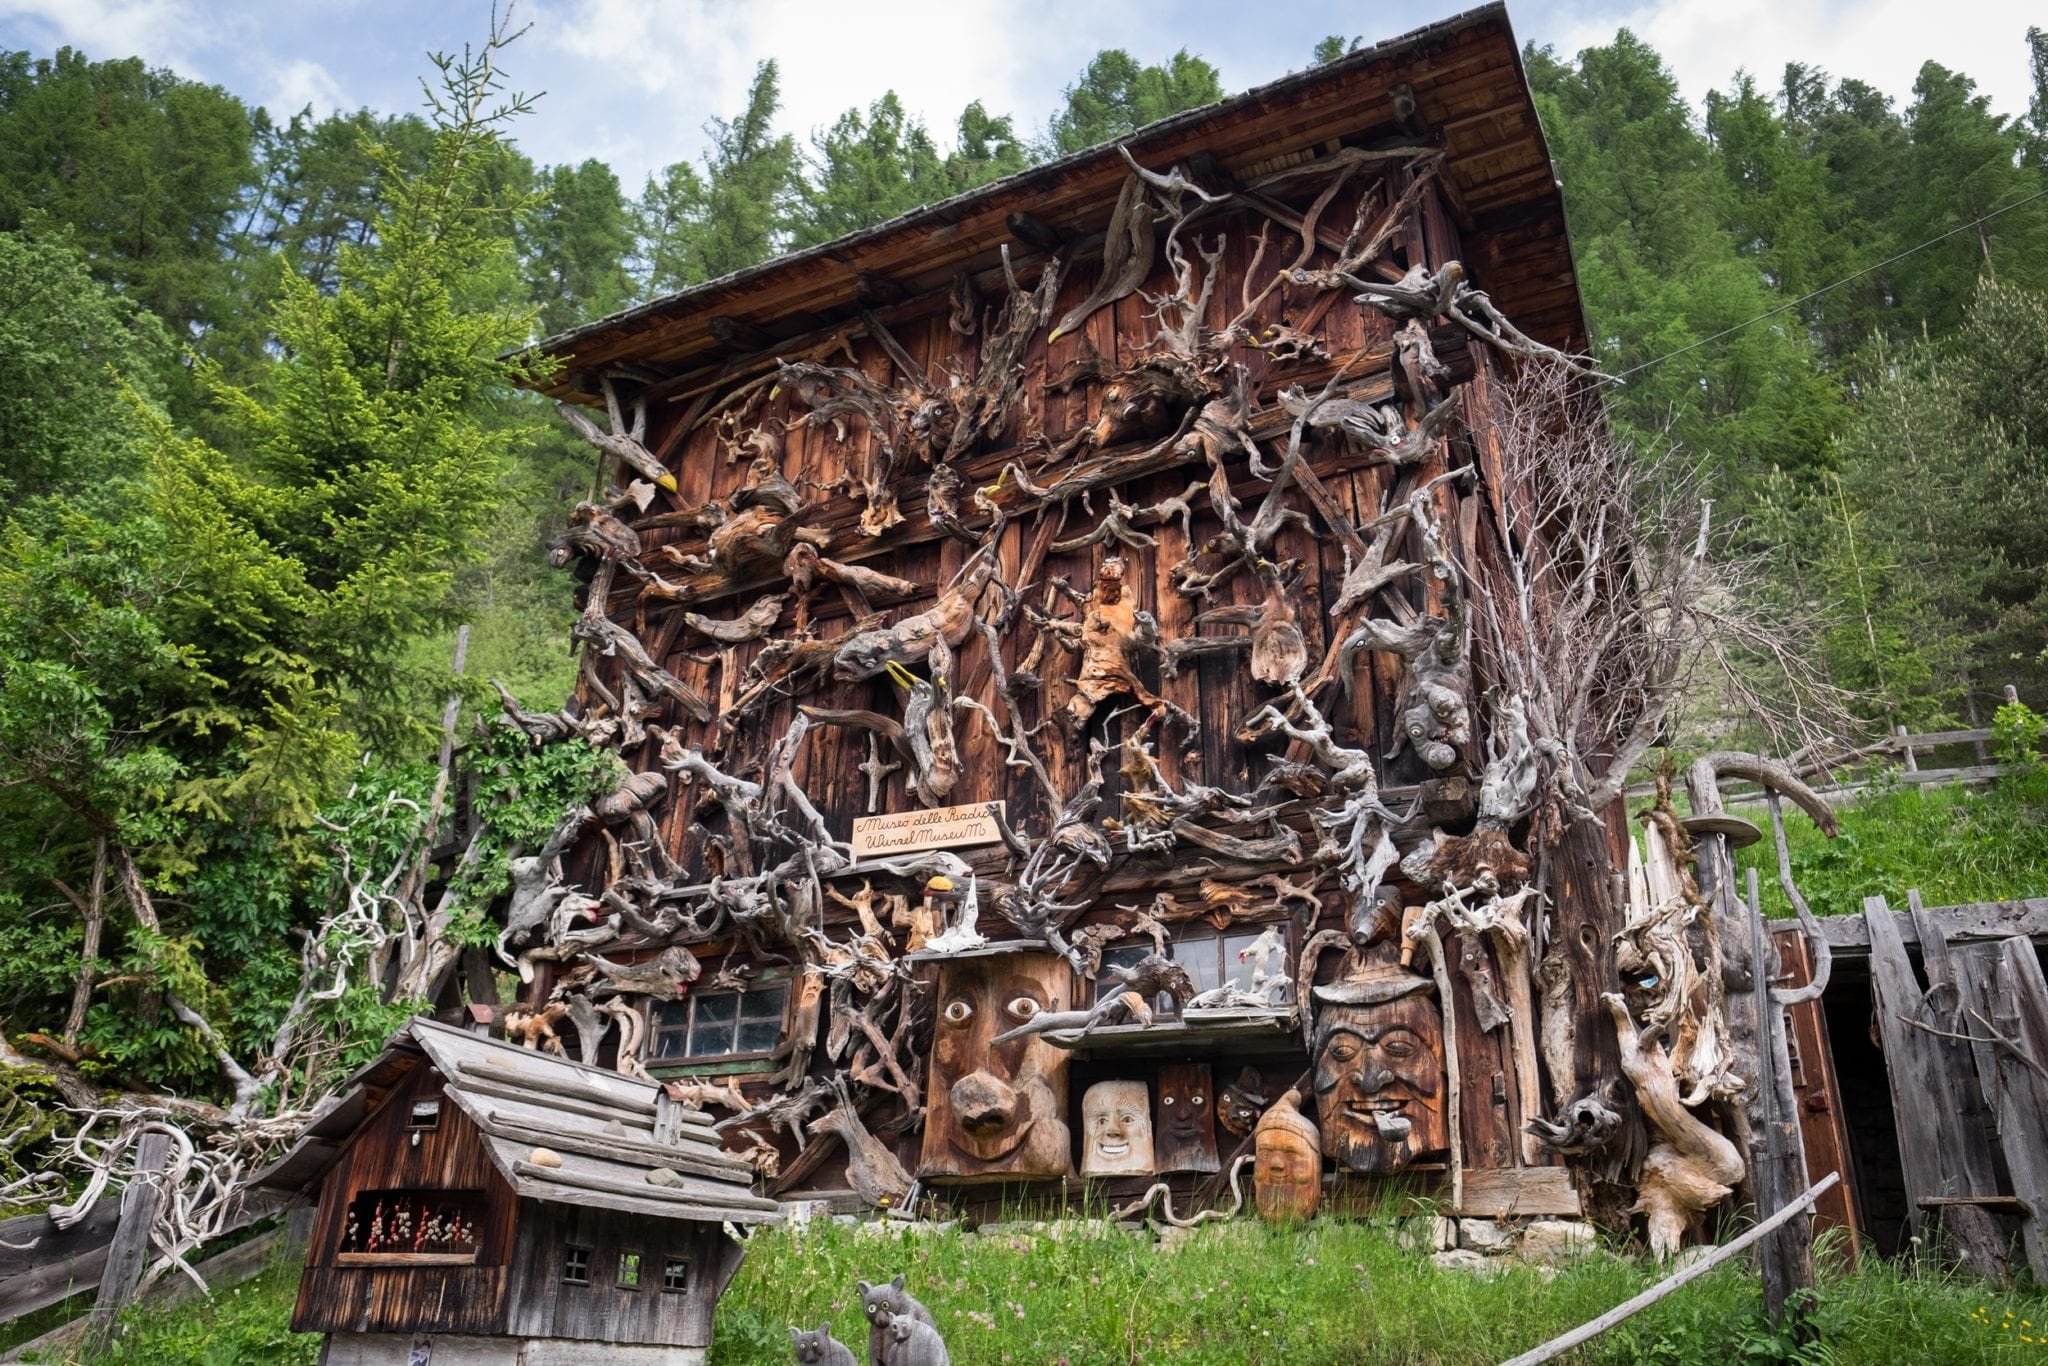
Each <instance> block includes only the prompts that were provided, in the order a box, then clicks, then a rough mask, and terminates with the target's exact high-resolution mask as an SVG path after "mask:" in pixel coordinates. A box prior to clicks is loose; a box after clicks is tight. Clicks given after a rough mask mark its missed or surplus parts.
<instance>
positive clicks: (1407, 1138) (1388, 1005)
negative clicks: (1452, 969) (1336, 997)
mask: <svg viewBox="0 0 2048 1366" xmlns="http://www.w3.org/2000/svg"><path fill="white" fill-rule="evenodd" d="M1315 1054H1316V1064H1315V1091H1316V1119H1317V1121H1318V1122H1319V1124H1320V1127H1321V1129H1322V1139H1323V1152H1324V1153H1325V1154H1326V1155H1328V1156H1330V1157H1334V1158H1336V1159H1337V1161H1338V1162H1340V1163H1342V1164H1343V1165H1344V1166H1346V1167H1349V1168H1350V1169H1351V1170H1353V1171H1360V1172H1391V1171H1398V1170H1399V1169H1400V1168H1402V1167H1405V1166H1407V1165H1408V1164H1409V1163H1410V1162H1412V1161H1414V1160H1415V1159H1416V1158H1417V1157H1418V1156H1420V1155H1421V1154H1423V1153H1426V1152H1435V1151H1438V1150H1440V1149H1443V1148H1446V1147H1449V1146H1450V1133H1449V1128H1448V1126H1447V1125H1446V1123H1445V1120H1444V1040H1443V1026H1442V1025H1441V1023H1440V1022H1439V1020H1438V1017H1437V1008H1436V1003H1435V1002H1434V1001H1432V1000H1431V999H1430V998H1429V997H1428V996H1427V995H1426V994H1424V993H1421V992H1416V993H1414V994H1411V995H1408V996H1403V997H1400V998H1398V999H1396V1000H1392V1001H1387V1002H1384V1003H1382V1004H1379V1005H1369V1006H1349V1005H1325V1006H1324V1007H1323V1008H1322V1010H1321V1012H1320V1013H1319V1014H1318V1016H1317V1018H1316V1049H1315Z"/></svg>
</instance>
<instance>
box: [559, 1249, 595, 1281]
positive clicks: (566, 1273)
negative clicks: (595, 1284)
mask: <svg viewBox="0 0 2048 1366" xmlns="http://www.w3.org/2000/svg"><path fill="white" fill-rule="evenodd" d="M562 1283H563V1284H564V1285H589V1284H590V1249H589V1248H587V1247H572V1248H567V1249H565V1250H564V1251H563V1253H562Z"/></svg>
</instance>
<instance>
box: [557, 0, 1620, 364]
mask: <svg viewBox="0 0 2048 1366" xmlns="http://www.w3.org/2000/svg"><path fill="white" fill-rule="evenodd" d="M1404 86H1405V87H1407V88H1408V89H1409V90H1412V91H1413V95H1414V99H1415V115H1416V117H1418V118H1419V119H1420V121H1421V123H1422V124H1423V125H1425V126H1426V128H1427V130H1428V133H1429V135H1430V136H1431V137H1434V138H1436V139H1438V140H1439V141H1440V142H1441V145H1442V147H1443V150H1444V153H1445V165H1444V169H1443V172H1442V174H1441V176H1440V183H1441V184H1442V185H1443V186H1444V187H1445V189H1446V192H1447V194H1446V197H1447V199H1448V201H1449V203H1450V206H1451V208H1452V211H1453V212H1454V214H1456V215H1457V216H1458V217H1459V218H1460V220H1461V223H1460V226H1461V228H1462V229H1463V232H1464V237H1465V242H1466V252H1467V255H1468V257H1469V258H1470V259H1468V261H1467V265H1468V266H1469V267H1470V268H1471V270H1472V273H1473V276H1474V278H1475V281H1476V283H1478V284H1479V286H1480V287H1481V288H1484V289H1486V290H1488V291H1489V292H1490V293H1491V294H1492V296H1493V299H1494V301H1495V302H1496V303H1498V304H1499V305H1500V306H1501V308H1502V309H1503V310H1504V311H1505V312H1506V313H1507V315H1508V316H1509V317H1510V318H1511V319H1513V320H1514V322H1515V323H1516V325H1517V326H1519V327H1520V328H1521V329H1522V330H1523V331H1525V332H1527V333H1528V334H1529V335H1530V336H1532V337H1535V338H1536V339H1538V340H1540V341H1544V342H1547V343H1549V344H1551V345H1553V346H1557V347H1560V348H1563V349H1566V350H1580V349H1583V347H1584V346H1585V339H1586V329H1585V321H1584V316H1583V313H1582V311H1581V308H1580V303H1579V291H1578V281H1577V277H1576V276H1575V275H1574V273H1573V270H1572V257H1571V247H1570V244H1569V242H1568V240H1567V238H1566V235H1565V219H1564V203H1563V200H1562V198H1561V197H1560V195H1559V193H1558V187H1557V182H1556V178H1555V176H1554V174H1553V172H1552V169H1551V163H1550V153H1549V149H1548V147H1547V146H1546V145H1545V143H1544V140H1543V133H1542V130H1541V128H1540V127H1539V126H1538V124H1537V119H1536V108H1535V104H1534V102H1533V101H1532V99H1531V97H1530V94H1529V87H1528V80H1527V77H1526V76H1525V74H1524V72H1523V69H1522V61H1521V52H1520V48H1519V46H1518V45H1517V43H1516V41H1515V35H1514V30H1513V28H1512V27H1511V26H1510V24H1509V22H1508V15H1507V8H1506V6H1505V5H1503V4H1491V5H1486V6H1482V7H1481V8H1479V9H1475V10H1471V11H1468V12H1467V13H1464V14H1460V15H1457V16H1456V17H1454V18H1450V19H1446V20H1443V21H1441V22H1439V23H1435V24H1431V25H1429V26H1427V27H1425V28H1420V29H1417V30H1415V31H1414V32H1413V33H1409V34H1407V35H1405V36H1403V37H1400V38H1395V39H1393V40H1391V41H1389V42H1384V43H1381V44H1378V45H1377V46H1375V47H1371V48H1366V49H1362V50H1360V51H1358V52H1354V53H1351V54H1350V55H1348V56H1345V57H1341V58H1339V59H1337V60H1336V61H1334V62H1331V63H1329V64H1327V65H1324V66H1320V67H1315V68H1312V69H1310V70H1308V71H1303V72H1298V73H1296V74H1294V75H1291V76H1286V77H1283V78H1281V79H1280V80H1277V81H1274V82H1272V83H1270V84H1268V85H1264V86H1260V87H1258V88H1257V89H1254V90H1249V91H1247V92H1245V93H1244V94H1242V95H1238V96H1236V97H1234V98H1232V99H1228V100H1224V101H1221V102H1219V103H1216V104H1212V105H1207V106H1205V107H1203V108H1201V109H1195V110H1190V111H1189V112H1187V113H1184V114H1179V115H1176V116H1175V117H1173V118H1170V119H1165V120H1162V121H1161V122H1158V123H1154V124H1150V125H1148V126H1147V127H1145V128H1142V129H1140V130H1138V131H1137V132H1135V133H1132V134H1131V135H1130V136H1128V137H1126V138H1123V139H1121V142H1122V145H1123V146H1125V147H1127V148H1129V150H1130V152H1131V154H1132V156H1134V157H1135V158H1136V159H1137V160H1138V161H1140V162H1141V163H1144V164H1146V165H1149V166H1153V167H1156V168H1159V169H1162V170H1163V169H1165V168H1166V167H1167V166H1169V165H1171V164H1172V163H1174V162H1176V161H1184V160H1186V159H1188V158H1190V157H1194V156H1197V155H1206V156H1207V157H1210V158H1213V160H1214V163H1215V164H1216V165H1217V166H1219V167H1220V168H1221V169H1222V170H1224V171H1227V172H1228V173H1230V174H1231V175H1232V176H1234V177H1236V178H1237V179H1238V180H1240V181H1242V180H1247V179H1250V178H1252V177H1253V176H1256V175H1259V174H1262V173H1264V172H1267V171H1271V170H1274V169H1278V168H1280V167H1283V166H1286V165H1289V164H1292V163H1294V162H1298V161H1302V160H1306V159H1308V158H1309V157H1312V156H1315V155H1319V154H1326V153H1328V152H1331V151H1335V150H1336V149H1337V148H1338V147H1340V146H1368V145H1372V144H1374V143H1382V142H1386V143H1392V142H1412V141H1413V140H1414V139H1413V137H1412V136H1411V135H1410V134H1408V133H1407V132H1404V129H1403V126H1402V122H1401V119H1400V117H1399V116H1398V115H1397V113H1396V110H1395V102H1396V91H1397V89H1398V88H1400V87H1404ZM1127 173H1128V167H1126V165H1125V164H1124V161H1123V158H1122V156H1121V155H1120V154H1119V152H1118V150H1117V145H1116V144H1113V143H1106V144H1104V145H1102V146H1100V147H1094V148H1090V149H1088V150H1087V151H1083V152H1077V153H1074V154H1072V155H1070V156H1066V157H1062V158H1060V159H1059V160H1057V161H1051V162H1047V163H1045V164H1044V165H1041V166H1036V167H1033V168H1031V169H1030V170H1027V171H1022V172H1020V173H1018V174H1016V175H1013V176H1009V177H1007V178H1005V179H1003V180H998V181H995V182H993V183H991V184H989V185H985V186H983V187H981V188H980V189H978V190H974V191H972V192H970V193H968V194H964V195H959V196H956V197H955V198H952V199H948V200H945V201H943V202H941V203H938V204H933V205H929V206H927V207H925V208H921V209H917V210H914V211H913V212H911V213H907V214H904V215H903V216H901V217H899V218H895V219H892V220H890V221H889V222H886V223H881V224H877V225H876V226H874V227H872V228H867V229H864V230H862V231H860V232H857V233H853V234H850V235H848V236H846V237H842V238H839V239H838V240H837V241H833V242H828V243H825V244H824V245H822V246H817V247H812V248H809V249H807V250H804V251H799V252H794V253H792V254H790V255H788V256H783V257H779V258H777V259H775V260H772V261H767V262H764V263H762V264H761V265H758V266H751V267H749V268H747V269H745V270H741V271H737V272H735V273H733V274H731V275H727V276H725V277H723V278H722V279H718V280H712V281H710V282H708V283H706V284H702V285H698V286H695V287H693V288H691V289H687V290H684V291H682V292H681V293H679V294H671V295H669V296H667V297H666V298H662V299H656V300H654V301H652V302H650V303H646V304H642V305H640V306H638V307H636V308H632V309H628V310H626V311H624V312H621V313H616V314H613V315H612V316H610V317H607V318H601V319H599V320H597V321H596V322H593V323H589V324H586V325H585V326H582V327H578V328H575V329H573V330H571V331H568V332H564V333H562V334H560V335H559V336H555V337H550V338H548V339H547V340H545V341H543V342H541V343H540V344H539V347H538V349H539V350H541V351H543V352H546V353H548V354H551V355H555V356H559V357H561V358H562V359H563V361H564V365H563V367H562V369H561V371H560V372H559V373H558V374H557V375H556V377H555V378H554V379H553V380H552V381H551V382H550V383H548V384H546V385H544V386H541V387H542V388H543V389H544V391H545V392H547V393H550V394H552V395H554V396H555V397H558V398H564V399H569V400H572V401H576V402H584V403H595V402H597V401H598V399H597V396H596V391H595V388H594V381H593V380H592V379H591V378H590V377H591V376H594V375H595V374H596V373H597V372H599V371H600V370H602V369H604V368H605V367H607V366H611V365H616V364H628V365H631V366H634V367H637V368H639V369H642V370H646V371H651V372H653V374H652V375H651V376H650V378H654V379H657V380H659V379H662V378H671V377H675V376H680V375H682V374H685V373H688V372H692V371H699V370H702V369H704V368H705V367H706V366H713V365H718V364H721V363H723V361H724V360H726V359H727V358H728V357H730V356H734V355H747V354H758V353H761V352H763V351H772V350H773V349H774V348H775V346H776V345H777V344H778V343H780V342H785V341H788V340H790V339H792V338H796V337H800V336H803V335H805V334H807V333H810V332H814V331H816V330H818V329H819V328H821V327H826V326H830V325H832V324H835V323H838V322H841V321H843V320H845V319H847V318H850V317H851V316H852V315H853V314H854V313H856V312H857V311H858V310H859V309H861V308H864V307H875V306H877V305H878V304H885V303H888V302H891V301H893V300H897V299H902V298H907V297H911V296H916V295H920V294H925V293H929V292H932V291H937V290H943V289H945V288H946V287H947V286H948V285H949V284H950V282H951V280H952V278H953V277H954V275H955V274H957V273H958V272H959V271H961V270H963V269H965V270H968V271H973V272H980V271H989V270H996V269H999V268H1000V265H1001V254H1000V253H1001V248H1002V246H1003V245H1004V244H1005V243H1008V244H1009V245H1010V248H1011V259H1012V261H1013V262H1014V263H1015V264H1017V265H1018V266H1020V267H1022V266H1025V265H1028V264H1030V262H1031V261H1032V260H1033V259H1034V258H1035V257H1038V256H1041V255H1043V253H1042V252H1041V251H1039V250H1037V249H1035V248H1032V247H1030V246H1028V245H1027V244H1025V243H1024V242H1023V241H1022V240H1020V239H1019V238H1018V236H1017V233H1016V231H1015V230H1014V229H1013V228H1012V226H1011V224H1010V218H1011V215H1027V216H1028V217H1029V218H1031V219H1033V220H1036V222H1037V223H1038V224H1042V225H1044V226H1046V227H1049V228H1051V229H1053V230H1054V231H1055V232H1057V233H1058V234H1059V235H1060V236H1061V237H1062V238H1063V239H1064V240H1065V241H1066V242H1067V243H1068V244H1070V249H1076V250H1078V251H1079V252H1080V253H1081V254H1082V255H1086V254H1088V245H1089V238H1090V236H1091V235H1093V237H1094V238H1095V240H1096V242H1098V243H1099V241H1100V234H1101V231H1102V228H1103V226H1104V224H1105V223H1106V222H1107V220H1108V218H1109V213H1110V210H1111V208H1112V206H1113V204H1114V201H1115V199H1116V193H1117V189H1118V187H1119V186H1120V185H1121V183H1122V181H1123V179H1124V177H1125V175H1126V174H1127Z"/></svg>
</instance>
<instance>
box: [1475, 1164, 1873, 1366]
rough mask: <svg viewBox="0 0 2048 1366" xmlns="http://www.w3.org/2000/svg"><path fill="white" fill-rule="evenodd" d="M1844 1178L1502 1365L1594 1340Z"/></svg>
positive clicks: (1519, 1365) (1532, 1362)
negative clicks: (1689, 1264) (1640, 1292)
mask: <svg viewBox="0 0 2048 1366" xmlns="http://www.w3.org/2000/svg"><path fill="white" fill-rule="evenodd" d="M1841 1179H1842V1174H1841V1173H1840V1172H1829V1173H1828V1174H1827V1175H1826V1176H1823V1177H1822V1178H1821V1179H1820V1180H1818V1181H1816V1182H1814V1183H1813V1185H1811V1186H1809V1187H1808V1188H1807V1190H1806V1194H1804V1195H1802V1196H1800V1197H1799V1198H1798V1199H1797V1200H1794V1201H1793V1202H1792V1203H1791V1204H1789V1205H1787V1206H1785V1208H1783V1209H1781V1210H1779V1211H1778V1212H1777V1213H1776V1214H1773V1215H1772V1216H1771V1217H1770V1218H1768V1219H1766V1220H1764V1221H1763V1222H1762V1223H1760V1224H1758V1225H1757V1226H1756V1227H1755V1228H1752V1229H1750V1230H1749V1231H1748V1232H1746V1233H1744V1234H1743V1235H1742V1236H1741V1237H1740V1238H1737V1239H1736V1240H1735V1241H1734V1242H1732V1243H1725V1244H1723V1245H1722V1246H1720V1247H1717V1248H1715V1249H1714V1250H1713V1252H1712V1253H1711V1254H1709V1255H1708V1256H1705V1257H1702V1258H1700V1259H1699V1260H1698V1261H1696V1262H1694V1263H1693V1264H1692V1265H1691V1266H1689V1267H1686V1268H1685V1269H1684V1270H1683V1271H1675V1272H1673V1273H1672V1274H1671V1275H1669V1276H1666V1277H1665V1278H1664V1279H1663V1280H1661V1281H1659V1282H1657V1283H1656V1284H1655V1285H1653V1286H1651V1287H1650V1288H1649V1289H1648V1290H1645V1291H1644V1292H1643V1293H1642V1294H1640V1295H1637V1296H1636V1297H1635V1298H1634V1299H1630V1300H1624V1301H1622V1302H1621V1303H1620V1304H1617V1305H1616V1306H1614V1308H1612V1309H1610V1310H1608V1311H1607V1312H1606V1313H1604V1314H1602V1315H1601V1316H1600V1317H1599V1318H1597V1319H1594V1320H1592V1321H1591V1322H1590V1323H1582V1324H1580V1325H1579V1326H1578V1327H1577V1328H1574V1329H1572V1330H1571V1331H1570V1332H1569V1333H1566V1334H1564V1335H1563V1336H1562V1337H1555V1338H1552V1339H1551V1340H1550V1341H1548V1342H1546V1343H1544V1344H1543V1345H1542V1346H1540V1347H1532V1348H1530V1349H1529V1350H1528V1351H1526V1352H1524V1353H1522V1354H1521V1355H1520V1356H1518V1357H1510V1358H1509V1359H1508V1360H1506V1361H1504V1362H1502V1363H1501V1366H1536V1363H1537V1362H1539V1361H1550V1360H1553V1359H1555V1358H1557V1357H1560V1356H1563V1355H1564V1354H1565V1353H1566V1352H1569V1351H1570V1350H1571V1349H1572V1348H1574V1347H1577V1346H1579V1345H1580V1344H1582V1343H1587V1342H1591V1341H1592V1340H1593V1339H1594V1338H1597V1337H1599V1336H1600V1335H1601V1334H1602V1333H1604V1332H1606V1331H1607V1330H1608V1329H1610V1328H1612V1327H1614V1325H1616V1324H1617V1323H1621V1322H1623V1321H1625V1320H1627V1319H1630V1318H1633V1317H1634V1316H1635V1315H1637V1314H1639V1313H1641V1312H1642V1311H1643V1310H1645V1309H1648V1308H1649V1307H1650V1306H1651V1305H1653V1304H1655V1303H1656V1302H1657V1301H1658V1300H1661V1299H1663V1298H1664V1297H1665V1296H1666V1295H1669V1294H1671V1293H1672V1292H1673V1291H1675V1290H1677V1289H1679V1288H1680V1287H1681V1286H1683V1285H1685V1284H1686V1283H1687V1282H1688V1281H1695V1280H1698V1279H1699V1278H1700V1277H1701V1276H1704V1275H1706V1274H1707V1273H1708V1272H1709V1271H1712V1270H1713V1269H1714V1268H1715V1267H1717V1266H1719V1265H1720V1264H1721V1263H1723V1262H1725V1261H1727V1260H1728V1259H1729V1258H1730V1257H1733V1256H1734V1255H1735V1254H1736V1253H1738V1252H1741V1251H1744V1250H1745V1249H1747V1248H1748V1247H1749V1246H1750V1245H1751V1244H1752V1243H1755V1242H1757V1241H1758V1240H1760V1239H1763V1238H1766V1237H1769V1236H1770V1235H1771V1234H1772V1233H1774V1232H1775V1231H1776V1230H1777V1229H1778V1227H1779V1226H1780V1225H1781V1224H1785V1223H1789V1222H1790V1221H1791V1220H1792V1218H1793V1216H1795V1215H1798V1214H1802V1213H1804V1212H1805V1211H1806V1210H1807V1209H1808V1208H1809V1207H1811V1206H1812V1204H1813V1202H1814V1201H1815V1200H1818V1199H1819V1198H1820V1197H1821V1196H1823V1195H1825V1194H1827V1192H1828V1191H1829V1190H1830V1189H1831V1188H1833V1186H1834V1184H1835V1183H1836V1182H1837V1181H1840V1180H1841Z"/></svg>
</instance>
